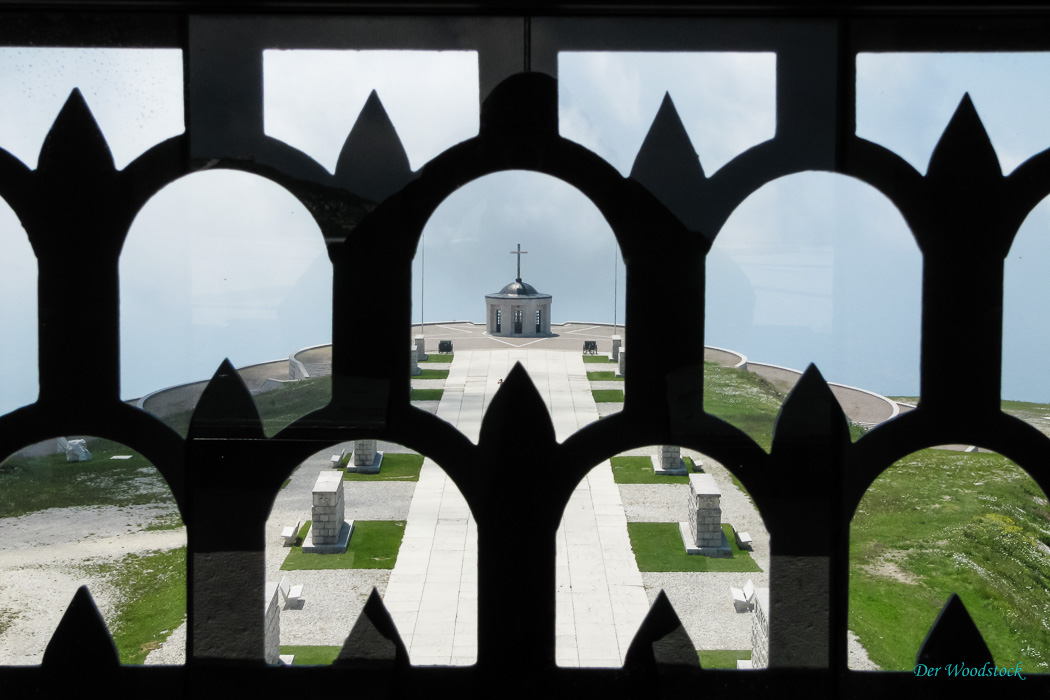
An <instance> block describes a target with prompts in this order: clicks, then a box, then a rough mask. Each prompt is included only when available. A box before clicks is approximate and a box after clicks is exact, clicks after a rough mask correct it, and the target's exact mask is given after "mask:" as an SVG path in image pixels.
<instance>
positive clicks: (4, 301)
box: [0, 200, 40, 414]
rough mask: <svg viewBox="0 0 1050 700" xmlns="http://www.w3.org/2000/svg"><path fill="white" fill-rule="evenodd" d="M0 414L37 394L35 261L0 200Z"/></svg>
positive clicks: (15, 218) (15, 221)
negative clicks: (0, 329) (3, 368)
mask: <svg viewBox="0 0 1050 700" xmlns="http://www.w3.org/2000/svg"><path fill="white" fill-rule="evenodd" d="M0 327H2V328H4V332H3V333H2V334H0V363H2V365H3V366H4V367H6V368H7V371H5V372H3V374H2V375H0V414H3V413H7V412H8V411H13V410H14V409H16V408H18V407H19V406H24V405H26V404H30V403H33V402H34V401H35V400H36V398H37V395H38V394H39V392H40V381H39V368H38V366H37V361H38V357H37V353H38V341H39V335H38V333H37V261H36V255H35V254H34V253H33V247H32V245H30V243H29V238H28V236H27V235H26V232H25V229H23V228H22V224H21V223H20V222H19V220H18V216H17V215H16V214H15V212H14V211H13V210H12V209H11V207H10V206H9V205H8V204H7V202H6V201H3V200H0Z"/></svg>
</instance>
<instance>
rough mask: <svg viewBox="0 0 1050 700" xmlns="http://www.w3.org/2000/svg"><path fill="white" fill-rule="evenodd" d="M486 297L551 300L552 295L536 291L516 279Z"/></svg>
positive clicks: (526, 283) (529, 285)
mask: <svg viewBox="0 0 1050 700" xmlns="http://www.w3.org/2000/svg"><path fill="white" fill-rule="evenodd" d="M485 296H486V297H488V298H490V299H508V298H512V299H521V298H530V297H531V298H535V299H549V298H550V296H551V295H550V294H544V293H543V292H539V291H536V288H535V287H533V286H532V285H531V284H529V283H528V282H522V281H521V279H516V280H514V281H513V282H511V283H510V284H508V285H507V286H505V287H504V288H503V289H501V290H499V291H498V292H493V293H492V294H486V295H485Z"/></svg>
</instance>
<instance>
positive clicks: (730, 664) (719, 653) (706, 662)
mask: <svg viewBox="0 0 1050 700" xmlns="http://www.w3.org/2000/svg"><path fill="white" fill-rule="evenodd" d="M281 648H282V649H283V648H284V647H281ZM281 653H282V654H283V653H284V652H283V651H282V652H281ZM696 655H697V656H698V657H699V658H700V666H701V668H736V662H737V661H739V660H741V659H743V660H745V661H749V660H750V659H751V650H750V649H741V650H736V649H709V650H707V651H697V652H696Z"/></svg>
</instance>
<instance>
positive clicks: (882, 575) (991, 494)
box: [849, 450, 1050, 673]
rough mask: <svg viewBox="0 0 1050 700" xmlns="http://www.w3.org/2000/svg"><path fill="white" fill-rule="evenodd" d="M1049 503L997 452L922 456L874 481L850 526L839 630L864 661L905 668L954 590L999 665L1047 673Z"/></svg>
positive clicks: (1049, 652)
mask: <svg viewBox="0 0 1050 700" xmlns="http://www.w3.org/2000/svg"><path fill="white" fill-rule="evenodd" d="M1048 544H1050V507H1048V505H1047V500H1046V497H1045V494H1043V493H1042V492H1041V491H1040V490H1039V488H1038V486H1037V485H1036V484H1035V482H1034V481H1033V480H1032V479H1031V477H1029V476H1028V475H1027V474H1026V473H1025V472H1024V471H1023V470H1021V469H1020V467H1018V466H1017V465H1015V464H1014V463H1013V462H1011V461H1009V460H1007V459H1006V458H1004V457H1002V456H1000V455H997V454H974V453H969V454H968V453H962V452H953V451H948V450H923V451H920V452H916V453H914V454H912V455H910V456H908V457H907V458H905V459H903V460H900V461H898V462H896V463H895V464H894V465H893V466H891V467H890V468H889V469H887V470H886V471H885V472H884V473H883V475H882V476H880V477H879V479H877V480H876V481H875V483H874V484H872V486H871V488H870V489H869V490H868V492H867V493H866V494H865V496H864V498H863V499H862V500H861V502H860V506H859V507H858V511H857V513H856V515H855V516H854V519H853V523H852V527H851V530H850V591H849V595H850V598H849V601H850V611H849V627H850V629H851V630H853V631H854V632H856V633H857V635H858V636H859V637H860V641H861V643H862V644H863V645H864V647H865V648H866V649H867V650H868V654H869V656H870V657H871V659H872V661H874V662H875V663H877V664H878V665H879V666H881V667H882V668H884V669H887V670H910V669H911V668H912V666H913V665H914V663H915V654H916V652H917V651H918V649H919V645H920V644H921V643H922V640H923V639H924V638H925V636H926V633H927V631H928V630H929V628H930V625H932V624H933V621H934V620H935V619H936V617H937V614H938V613H939V612H940V610H941V608H942V607H943V605H944V603H945V601H946V600H947V599H948V596H949V595H951V594H952V593H953V592H954V593H958V594H959V596H960V598H962V601H963V603H964V604H965V605H966V608H967V610H968V611H969V612H970V615H971V617H973V620H974V622H975V623H976V625H977V627H978V629H980V631H981V634H982V636H983V637H984V640H985V642H986V643H987V644H988V648H989V649H990V650H991V652H992V655H993V657H994V658H995V661H996V663H997V664H998V665H1000V666H1006V665H1010V666H1013V665H1015V664H1016V663H1017V662H1021V663H1022V664H1023V667H1024V668H1027V669H1029V670H1030V671H1031V672H1033V673H1046V672H1047V671H1048V670H1050V665H1048V662H1050V630H1047V628H1046V627H1045V626H1044V624H1043V620H1045V619H1047V618H1048V617H1050V592H1048V589H1050V555H1048V554H1047V553H1046V545H1048Z"/></svg>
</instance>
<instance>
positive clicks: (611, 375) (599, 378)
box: [587, 370, 623, 382]
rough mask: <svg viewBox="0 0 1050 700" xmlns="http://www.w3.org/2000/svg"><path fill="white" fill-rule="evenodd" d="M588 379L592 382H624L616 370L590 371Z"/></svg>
mask: <svg viewBox="0 0 1050 700" xmlns="http://www.w3.org/2000/svg"><path fill="white" fill-rule="evenodd" d="M587 380H588V381H591V382H622V381H623V377H617V376H616V372H613V371H612V370H610V371H608V372H588V373H587Z"/></svg>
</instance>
